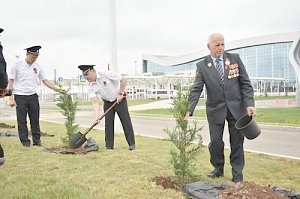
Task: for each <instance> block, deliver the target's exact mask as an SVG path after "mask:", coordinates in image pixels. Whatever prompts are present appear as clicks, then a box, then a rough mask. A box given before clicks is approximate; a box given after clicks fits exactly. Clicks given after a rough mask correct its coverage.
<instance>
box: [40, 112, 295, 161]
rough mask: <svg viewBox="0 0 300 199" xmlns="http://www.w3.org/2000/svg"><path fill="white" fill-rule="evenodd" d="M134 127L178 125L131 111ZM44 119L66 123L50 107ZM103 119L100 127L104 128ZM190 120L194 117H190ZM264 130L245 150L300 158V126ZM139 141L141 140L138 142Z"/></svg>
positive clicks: (83, 121) (154, 132) (155, 132)
mask: <svg viewBox="0 0 300 199" xmlns="http://www.w3.org/2000/svg"><path fill="white" fill-rule="evenodd" d="M131 119H132V123H133V128H134V131H135V134H136V135H142V136H149V137H156V138H167V137H168V135H167V134H166V133H165V132H164V129H165V128H168V129H170V130H172V129H173V128H174V126H175V120H174V119H171V118H161V117H159V118H157V117H144V116H133V115H131ZM41 120H46V121H52V122H59V123H63V121H64V117H63V116H62V115H61V114H60V113H58V112H56V111H51V112H48V113H42V114H41ZM76 122H77V123H78V124H80V125H83V126H86V127H89V126H90V125H92V123H93V120H92V112H90V111H85V112H78V114H77V117H76ZM104 122H105V120H104V119H103V120H102V121H101V124H99V125H98V126H97V127H96V128H97V129H104ZM189 122H190V123H192V122H193V119H190V121H189ZM197 123H198V125H199V127H201V126H203V129H202V131H201V132H200V134H201V136H202V138H203V144H205V145H207V144H208V143H209V133H208V124H207V122H206V121H197ZM259 126H260V128H261V130H262V132H261V134H260V135H259V137H257V138H256V139H253V140H247V139H245V145H244V146H245V150H246V151H251V152H256V153H263V154H269V155H275V156H280V157H288V158H292V159H299V160H300V128H299V127H298V128H296V127H294V128H293V127H285V126H272V125H260V124H259ZM115 128H116V131H117V132H121V133H122V128H121V125H120V123H117V124H116V126H115ZM228 135H229V133H228V131H227V127H226V128H225V131H224V142H225V147H227V148H228V147H229V146H230V145H229V136H228ZM137 145H138V143H137Z"/></svg>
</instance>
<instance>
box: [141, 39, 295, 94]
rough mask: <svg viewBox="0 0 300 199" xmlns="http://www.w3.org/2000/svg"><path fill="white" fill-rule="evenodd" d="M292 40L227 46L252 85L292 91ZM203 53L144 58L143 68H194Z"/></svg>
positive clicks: (185, 70)
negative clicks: (166, 61) (177, 59)
mask: <svg viewBox="0 0 300 199" xmlns="http://www.w3.org/2000/svg"><path fill="white" fill-rule="evenodd" d="M291 46H292V42H278V43H269V44H263V45H256V46H248V47H241V48H236V49H230V50H227V52H230V53H238V54H239V55H240V57H241V59H242V61H243V63H244V65H245V67H246V69H247V72H248V75H249V77H250V79H251V81H252V84H253V87H254V88H255V89H257V90H258V91H259V92H278V91H283V90H285V89H288V90H286V91H294V89H295V88H294V86H295V83H296V79H297V77H296V73H295V70H294V68H293V66H292V65H291V63H290V61H289V51H290V48H291ZM201 59H203V57H200V58H199V59H197V60H194V61H192V62H188V63H182V64H178V65H172V66H162V65H159V64H156V63H154V62H151V61H149V60H144V62H143V65H144V66H143V69H144V71H143V72H162V73H165V74H174V73H185V74H187V73H190V72H195V70H196V63H197V62H199V61H200V60H201Z"/></svg>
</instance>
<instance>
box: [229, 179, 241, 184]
mask: <svg viewBox="0 0 300 199" xmlns="http://www.w3.org/2000/svg"><path fill="white" fill-rule="evenodd" d="M231 181H232V182H234V183H235V184H236V183H239V182H243V180H242V179H237V178H232V179H231Z"/></svg>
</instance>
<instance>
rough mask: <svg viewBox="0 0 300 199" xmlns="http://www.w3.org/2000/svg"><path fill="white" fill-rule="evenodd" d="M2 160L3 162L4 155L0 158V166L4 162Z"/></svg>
mask: <svg viewBox="0 0 300 199" xmlns="http://www.w3.org/2000/svg"><path fill="white" fill-rule="evenodd" d="M4 162H5V159H4V157H1V158H0V166H1V165H2V164H4Z"/></svg>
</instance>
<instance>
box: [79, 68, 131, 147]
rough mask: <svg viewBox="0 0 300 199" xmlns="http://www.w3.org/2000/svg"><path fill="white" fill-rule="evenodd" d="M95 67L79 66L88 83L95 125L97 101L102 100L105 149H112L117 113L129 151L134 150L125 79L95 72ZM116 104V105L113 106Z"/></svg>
mask: <svg viewBox="0 0 300 199" xmlns="http://www.w3.org/2000/svg"><path fill="white" fill-rule="evenodd" d="M94 66H95V65H80V66H78V68H79V69H80V70H82V74H83V75H84V77H85V79H86V80H87V81H88V82H89V83H90V85H89V96H90V99H91V101H92V107H93V111H94V118H95V123H97V124H99V123H100V120H101V118H100V106H99V99H100V98H101V99H102V100H103V109H104V112H106V111H107V110H108V109H110V108H111V110H109V111H108V112H106V114H105V147H106V149H113V148H114V121H115V113H116V112H117V114H118V116H119V118H120V121H121V124H122V127H123V130H124V134H125V138H126V141H127V143H128V146H129V150H135V138H134V132H133V127H132V123H131V118H130V115H129V112H128V106H127V100H126V97H124V96H126V94H125V87H126V82H127V79H126V78H125V77H123V76H122V75H120V74H117V73H113V72H111V71H107V72H104V71H101V72H98V73H97V72H96V70H95V69H94ZM115 102H117V103H116V104H114V103H115Z"/></svg>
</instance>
